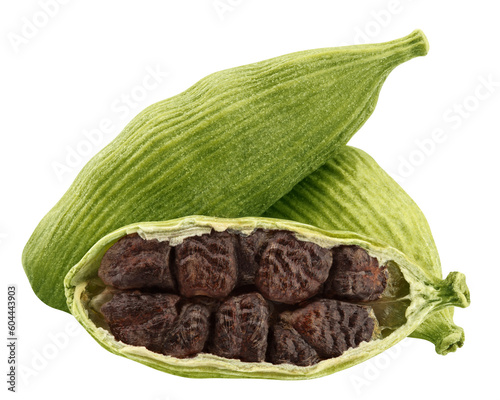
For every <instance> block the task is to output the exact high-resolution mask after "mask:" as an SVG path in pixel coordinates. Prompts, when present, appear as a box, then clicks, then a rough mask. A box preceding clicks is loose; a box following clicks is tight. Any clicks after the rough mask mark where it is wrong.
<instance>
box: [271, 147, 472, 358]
mask: <svg viewBox="0 0 500 400" xmlns="http://www.w3.org/2000/svg"><path fill="white" fill-rule="evenodd" d="M263 215H264V216H266V217H273V218H283V219H291V220H294V221H299V222H303V223H307V224H311V225H315V226H318V227H320V228H322V229H328V230H333V231H337V230H339V231H351V232H355V233H358V234H360V235H364V236H368V237H373V238H376V239H377V240H381V241H383V242H385V243H387V244H388V245H390V246H392V247H394V248H396V249H398V250H399V251H401V252H402V253H404V254H405V255H406V256H407V257H408V258H409V259H411V260H412V262H414V263H415V264H417V265H419V266H420V267H421V268H422V270H424V271H426V272H427V273H428V274H430V275H432V276H434V277H435V278H439V279H442V271H441V262H440V259H439V254H438V250H437V248H436V245H435V243H434V239H433V237H432V234H431V230H430V227H429V224H428V223H427V220H426V218H425V216H424V214H423V213H422V211H421V210H420V208H419V207H418V206H417V204H415V202H414V201H413V200H412V199H411V198H410V196H409V195H408V194H407V193H406V192H405V191H404V190H403V189H402V188H401V186H399V185H398V184H397V182H396V181H394V180H393V179H392V178H391V177H390V176H389V175H388V174H387V173H386V172H385V171H384V170H383V169H382V168H381V167H380V166H379V165H378V164H377V163H376V162H375V160H374V159H373V158H372V157H370V156H369V155H368V154H367V153H365V152H364V151H362V150H359V149H356V148H354V147H350V146H344V147H343V148H342V149H340V150H339V151H337V153H336V154H335V155H334V156H333V158H332V159H330V160H329V161H328V162H327V163H326V164H325V165H324V166H322V167H321V168H319V169H318V170H317V171H315V172H314V173H312V174H311V175H309V176H308V177H306V178H305V179H304V180H303V181H302V182H300V183H299V184H297V185H296V186H295V187H294V188H293V190H292V191H291V192H290V193H288V194H287V195H286V196H284V197H283V198H282V199H280V200H279V201H278V202H277V203H276V204H274V205H273V206H272V207H271V208H269V209H268V210H267V211H266V212H265V213H264V214H263ZM453 310H454V308H453V307H449V308H446V309H443V310H439V311H435V312H433V313H431V314H430V315H429V316H428V317H427V318H426V320H425V321H424V322H423V323H422V324H421V325H420V326H419V327H418V328H417V329H416V330H415V331H414V332H413V333H412V334H411V335H410V336H412V337H417V338H422V339H426V340H429V341H431V342H432V343H434V344H435V346H436V352H437V353H439V354H447V353H449V352H452V351H455V350H456V349H457V348H458V347H461V346H462V345H463V342H464V331H463V329H462V328H461V327H458V326H456V325H455V324H454V322H453Z"/></svg>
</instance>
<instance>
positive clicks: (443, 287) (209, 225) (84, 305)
mask: <svg viewBox="0 0 500 400" xmlns="http://www.w3.org/2000/svg"><path fill="white" fill-rule="evenodd" d="M257 228H263V229H278V230H288V231H293V232H295V235H296V236H297V238H298V239H300V240H307V241H311V242H314V243H317V244H319V245H320V246H323V247H332V246H336V245H342V244H344V245H358V246H361V247H363V248H364V249H366V250H367V251H368V252H369V254H370V255H371V256H372V257H377V258H378V259H379V262H381V263H384V262H386V261H388V260H391V261H392V262H394V263H396V264H397V265H398V266H399V268H400V270H401V272H402V273H403V275H404V278H405V280H406V281H407V282H408V283H409V287H410V293H409V295H408V296H407V298H409V299H410V300H411V303H410V305H409V306H408V308H407V309H406V318H407V320H406V323H405V324H404V325H402V326H400V327H399V328H398V329H396V330H394V331H393V332H392V333H390V334H389V335H388V336H387V337H385V338H383V339H372V340H371V341H370V342H363V343H361V344H360V346H359V347H357V348H354V349H353V348H351V349H349V350H347V351H346V352H345V353H344V354H342V355H341V356H340V357H337V358H332V359H329V360H324V361H321V362H320V363H318V364H316V365H313V366H310V367H299V366H295V365H291V364H279V365H274V364H270V363H267V362H262V363H250V362H242V361H240V360H235V359H226V358H223V357H218V356H215V355H212V354H206V353H200V354H198V355H197V356H195V357H193V358H187V359H179V358H175V357H171V356H165V355H162V354H158V353H154V352H152V351H149V350H147V349H146V348H145V347H139V346H130V345H127V344H124V343H122V342H118V341H116V340H115V339H114V337H113V336H112V335H111V333H109V332H108V331H107V330H106V329H104V328H102V327H98V326H96V325H95V324H94V322H93V321H92V319H91V318H90V317H89V311H88V304H89V302H90V299H89V298H88V294H87V293H86V288H87V285H89V283H90V282H92V280H93V279H95V278H96V276H97V270H98V268H99V265H100V260H101V258H102V256H103V255H104V253H105V252H106V250H107V249H108V248H109V247H110V246H112V245H113V244H114V243H115V242H116V241H117V240H119V239H120V238H121V237H123V236H125V235H127V234H131V233H138V234H139V235H140V236H141V237H143V238H145V239H159V240H168V241H169V242H170V243H171V244H177V243H179V242H180V241H182V239H183V238H185V237H188V236H193V235H200V234H203V233H208V232H210V230H211V229H214V230H217V231H224V230H227V229H230V230H232V231H236V232H240V233H242V234H248V233H250V232H251V231H253V230H254V229H257ZM64 285H65V293H66V298H67V302H68V303H67V304H68V309H69V310H70V311H71V313H72V314H73V315H74V316H75V318H76V319H77V320H78V321H79V322H80V323H81V324H82V325H83V326H84V328H85V329H86V330H87V331H88V332H89V333H90V334H91V335H92V336H93V337H94V338H95V339H96V340H97V342H98V343H99V344H100V345H101V346H103V347H104V348H106V349H107V350H109V351H111V352H112V353H114V354H117V355H120V356H123V357H126V358H129V359H132V360H135V361H138V362H140V363H143V364H145V365H148V366H150V367H153V368H156V369H158V370H161V371H165V372H168V373H171V374H175V375H180V376H186V377H193V378H214V377H217V378H222V377H223V378H267V379H292V380H296V379H310V378H317V377H320V376H324V375H328V374H331V373H333V372H337V371H340V370H342V369H345V368H348V367H350V366H353V365H356V364H358V363H360V362H362V361H365V360H367V359H368V358H370V357H373V356H374V355H376V354H379V353H381V352H382V351H384V350H386V349H388V348H389V347H391V346H393V345H394V344H396V343H398V342H399V341H400V340H402V339H403V338H405V337H406V336H408V335H409V334H410V333H411V332H413V331H414V330H415V328H416V327H418V326H419V325H420V324H421V323H422V322H423V321H424V320H425V318H426V317H427V316H428V314H429V313H430V312H432V311H434V310H439V309H442V308H445V307H448V306H450V305H454V306H460V307H465V306H467V305H468V302H469V297H468V296H469V293H468V289H467V286H466V285H465V281H464V277H463V275H462V274H460V273H454V274H450V276H449V277H448V278H447V279H446V280H439V279H436V278H435V277H434V276H431V275H428V274H427V273H426V272H425V271H423V270H422V269H421V268H420V267H419V266H418V265H417V264H415V263H414V262H413V261H411V260H410V259H409V258H408V257H407V256H406V255H405V254H403V253H401V252H399V251H398V250H396V249H394V248H392V247H390V246H387V245H386V244H384V243H382V242H377V241H374V240H373V239H371V238H366V237H363V236H360V235H357V234H354V233H351V232H332V231H327V230H322V229H319V228H316V227H313V226H310V225H305V224H301V223H298V222H294V221H284V220H278V219H271V218H262V217H254V218H250V217H249V218H238V219H225V218H215V217H205V216H191V217H184V218H179V219H175V220H171V221H165V222H145V223H138V224H133V225H129V226H126V227H123V228H121V229H118V230H116V231H114V232H112V233H110V234H108V235H106V236H105V237H103V238H102V239H100V240H99V241H98V242H97V243H96V244H95V245H94V246H93V247H92V248H91V249H90V250H89V252H88V253H87V254H85V256H84V257H83V258H82V259H81V260H80V262H79V263H77V264H76V265H75V266H74V267H73V268H72V269H71V270H70V271H69V273H68V274H67V276H66V277H65V280H64Z"/></svg>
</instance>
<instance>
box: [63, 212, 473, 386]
mask: <svg viewBox="0 0 500 400" xmlns="http://www.w3.org/2000/svg"><path fill="white" fill-rule="evenodd" d="M382 228H383V227H382ZM64 287H65V294H66V298H67V304H68V309H69V310H70V311H71V313H72V314H73V315H74V316H75V317H76V319H77V320H78V321H79V322H80V323H81V324H82V325H83V326H84V327H85V329H86V330H87V331H88V332H89V333H90V334H91V335H92V336H93V337H94V338H95V339H96V340H97V341H98V342H99V344H101V345H102V346H103V347H104V348H106V349H108V350H109V351H111V352H112V353H115V354H117V355H121V356H124V357H126V358H130V359H132V360H135V361H138V362H141V363H143V364H146V365H148V366H150V367H153V368H156V369H159V370H161V371H165V372H169V373H172V374H176V375H181V376H187V377H197V378H205V377H232V378H268V379H309V378H316V377H320V376H323V375H327V374H330V373H333V372H336V371H340V370H342V369H345V368H348V367H350V366H353V365H355V364H358V363H360V362H362V361H364V360H366V359H368V358H370V357H373V356H374V355H376V354H379V353H381V352H382V351H384V350H386V349H388V348H389V347H391V346H393V345H394V344H396V343H397V342H399V341H400V340H402V339H403V338H405V337H406V336H408V335H409V334H410V333H411V332H413V331H414V330H415V329H416V328H417V327H418V326H419V325H420V324H421V323H422V322H423V321H424V320H425V318H426V317H427V316H428V315H429V314H430V313H432V312H436V311H438V310H442V309H445V308H447V307H450V306H459V307H465V306H467V305H468V303H469V292H468V289H467V286H466V285H465V281H464V276H463V275H462V274H459V273H452V274H450V275H449V276H448V278H446V280H440V279H437V278H436V277H434V276H433V275H431V274H428V273H427V272H426V271H424V270H423V269H422V268H421V267H420V265H419V264H417V263H415V262H414V261H413V260H412V259H411V258H409V257H408V256H407V255H405V254H403V253H402V252H400V251H399V250H397V249H395V248H393V247H390V246H388V245H387V244H384V243H382V242H380V241H377V240H373V239H370V238H367V237H363V236H361V235H358V234H355V233H352V232H341V231H337V232H333V231H327V230H322V229H319V228H317V227H313V226H310V225H306V224H302V223H299V222H295V221H286V220H279V219H272V218H263V217H247V218H239V219H238V218H236V219H227V218H216V217H205V216H191V217H183V218H179V219H175V220H170V221H165V222H144V223H137V224H133V225H128V226H125V227H123V228H120V229H118V230H116V231H114V232H112V233H110V234H108V235H106V236H104V237H103V238H101V239H100V240H99V241H98V242H97V243H96V244H95V245H94V246H93V247H92V248H91V249H90V250H89V251H88V252H87V253H86V254H85V255H84V257H83V258H82V259H81V260H80V262H78V263H77V264H76V265H75V266H74V267H73V268H72V269H71V270H70V271H69V272H68V274H67V275H66V277H65V279H64Z"/></svg>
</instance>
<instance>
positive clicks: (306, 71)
mask: <svg viewBox="0 0 500 400" xmlns="http://www.w3.org/2000/svg"><path fill="white" fill-rule="evenodd" d="M427 50H428V44H427V40H426V38H425V36H424V35H423V33H422V32H420V31H415V32H413V33H412V34H410V35H409V36H406V37H404V38H401V39H398V40H395V41H391V42H387V43H381V44H374V45H361V46H349V47H341V48H324V49H317V50H308V51H301V52H297V53H292V54H288V55H284V56H281V57H277V58H273V59H270V60H266V61H262V62H258V63H255V64H249V65H245V66H241V67H237V68H232V69H228V70H224V71H220V72H217V73H214V74H212V75H209V76H207V77H206V78H204V79H202V80H200V81H199V82H198V83H196V84H195V85H194V86H192V87H191V88H189V89H188V90H186V91H185V92H183V93H180V94H179V95H176V96H174V97H172V98H169V99H167V100H164V101H160V102H158V103H156V104H153V105H151V106H150V107H148V108H146V109H145V110H144V111H142V112H141V113H140V114H139V115H137V116H136V117H135V118H134V119H133V120H132V121H131V122H130V123H129V124H128V125H127V126H126V128H125V129H124V130H123V132H121V133H120V134H119V135H118V136H117V137H116V138H115V139H114V140H113V141H112V142H111V143H110V144H109V145H108V146H107V147H105V148H104V149H103V150H102V151H101V152H99V153H98V154H97V155H96V156H95V157H93V158H92V159H91V160H90V161H89V162H88V164H87V165H85V167H84V168H83V169H82V171H81V172H80V173H79V175H78V176H77V178H76V179H75V181H74V182H73V184H72V185H71V187H70V188H69V189H68V191H67V192H66V193H65V194H64V196H63V197H62V198H61V199H60V201H59V202H58V203H57V204H56V205H55V206H54V208H52V210H50V212H49V213H48V214H47V215H46V216H45V217H44V218H43V219H42V221H41V222H40V223H39V225H38V226H37V227H36V229H35V231H34V232H33V234H32V236H31V238H30V239H29V241H28V243H27V244H26V247H25V249H24V252H23V259H22V262H23V266H24V269H25V272H26V274H27V276H28V278H29V281H30V283H31V285H32V288H33V290H34V291H35V293H36V294H37V296H38V297H39V298H40V299H41V300H42V301H44V302H45V303H46V304H48V305H49V306H52V307H54V308H58V309H61V310H64V311H67V307H66V301H65V297H64V291H63V285H62V280H63V278H64V276H65V275H66V273H67V272H68V270H69V269H70V268H71V267H72V266H73V265H74V264H75V263H77V262H78V260H80V259H81V257H82V256H83V255H84V254H85V252H86V251H88V249H89V248H90V247H91V246H92V245H93V244H94V243H95V242H97V241H98V240H99V239H100V238H102V237H103V236H104V235H106V234H108V233H109V232H111V231H113V230H114V229H117V228H119V227H121V226H124V225H126V224H130V223H133V222H136V221H158V220H169V219H172V218H177V217H181V216H185V215H190V214H206V215H215V216H221V217H240V216H245V215H260V214H262V213H263V212H264V211H265V210H266V209H268V208H269V207H270V206H271V205H272V204H274V203H275V202H276V201H277V200H278V199H279V198H281V197H282V196H283V195H284V194H286V193H287V192H289V191H290V190H291V189H292V188H293V186H295V184H297V183H298V182H299V181H300V180H302V179H303V178H305V177H306V176H307V175H309V174H310V173H311V172H313V171H314V170H316V169H317V168H319V167H320V166H321V165H323V164H324V163H325V162H326V161H327V160H328V159H329V158H330V157H331V156H332V154H333V153H334V151H335V150H336V149H337V148H338V147H339V146H341V145H344V144H345V143H346V142H347V141H348V140H349V139H350V138H351V136H352V135H353V134H354V133H355V132H356V131H357V130H358V129H359V128H360V127H361V126H362V125H363V123H364V122H365V121H366V119H367V118H368V117H369V116H370V114H371V113H372V111H373V109H374V107H375V104H376V102H377V98H378V94H379V91H380V89H381V87H382V84H383V82H384V81H385V79H386V77H387V76H388V75H389V73H390V72H391V71H392V70H393V69H394V68H395V67H396V66H397V65H399V64H401V63H403V62H405V61H407V60H409V59H411V58H414V57H416V56H421V55H425V54H426V53H427Z"/></svg>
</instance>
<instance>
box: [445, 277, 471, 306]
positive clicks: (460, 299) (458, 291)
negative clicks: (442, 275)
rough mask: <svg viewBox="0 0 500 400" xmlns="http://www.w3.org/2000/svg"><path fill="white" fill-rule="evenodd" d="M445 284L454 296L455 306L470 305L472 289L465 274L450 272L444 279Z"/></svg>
mask: <svg viewBox="0 0 500 400" xmlns="http://www.w3.org/2000/svg"><path fill="white" fill-rule="evenodd" d="M444 283H445V286H446V287H447V288H448V291H449V292H450V295H451V296H450V297H453V301H454V304H453V305H455V306H457V307H462V308H465V307H468V306H469V305H470V291H469V288H468V287H467V283H466V282H465V275H464V274H462V273H461V272H456V271H455V272H450V273H449V274H448V276H447V277H446V279H445V280H444Z"/></svg>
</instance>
